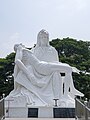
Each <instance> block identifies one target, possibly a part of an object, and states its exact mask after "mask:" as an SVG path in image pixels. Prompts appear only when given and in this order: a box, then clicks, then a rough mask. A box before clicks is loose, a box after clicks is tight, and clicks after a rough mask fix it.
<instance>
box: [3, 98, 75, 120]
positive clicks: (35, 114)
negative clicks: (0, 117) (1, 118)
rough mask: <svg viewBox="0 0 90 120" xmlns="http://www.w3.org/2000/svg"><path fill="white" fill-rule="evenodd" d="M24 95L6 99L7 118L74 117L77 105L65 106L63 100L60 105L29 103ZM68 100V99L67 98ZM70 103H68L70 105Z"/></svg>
mask: <svg viewBox="0 0 90 120" xmlns="http://www.w3.org/2000/svg"><path fill="white" fill-rule="evenodd" d="M25 101H26V99H25V97H24V96H22V97H17V98H12V99H11V98H9V99H7V98H6V99H5V117H6V118H7V117H8V118H70V117H71V118H73V117H74V116H75V107H73V106H72V104H71V106H69V107H65V105H66V104H64V102H63V101H61V102H60V103H61V106H60V103H59V102H58V106H55V105H52V106H51V105H47V106H38V105H27V104H26V102H25ZM67 101H68V100H67ZM69 104H70V103H69ZM69 104H68V105H69Z"/></svg>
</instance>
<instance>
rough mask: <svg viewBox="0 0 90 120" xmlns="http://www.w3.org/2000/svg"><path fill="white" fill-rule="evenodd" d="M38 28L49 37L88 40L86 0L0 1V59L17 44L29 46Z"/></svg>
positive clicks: (89, 17)
mask: <svg viewBox="0 0 90 120" xmlns="http://www.w3.org/2000/svg"><path fill="white" fill-rule="evenodd" d="M41 29H45V30H47V31H48V32H49V37H50V40H52V39H55V38H60V39H62V38H66V37H70V38H74V39H77V40H85V41H90V0H0V58H4V57H6V56H7V55H8V54H10V53H11V52H13V47H14V45H15V44H17V43H18V44H19V43H22V44H24V45H25V46H26V47H33V46H34V44H36V42H37V34H38V32H39V31H40V30H41Z"/></svg>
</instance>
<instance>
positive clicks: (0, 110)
mask: <svg viewBox="0 0 90 120" xmlns="http://www.w3.org/2000/svg"><path fill="white" fill-rule="evenodd" d="M4 118H5V108H4V98H3V99H1V100H0V120H3V119H4Z"/></svg>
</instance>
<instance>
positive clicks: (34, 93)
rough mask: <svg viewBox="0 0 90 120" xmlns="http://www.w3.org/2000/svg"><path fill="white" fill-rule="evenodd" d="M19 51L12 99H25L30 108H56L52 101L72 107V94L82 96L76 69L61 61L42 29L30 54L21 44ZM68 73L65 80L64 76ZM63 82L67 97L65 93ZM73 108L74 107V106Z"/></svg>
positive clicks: (17, 45)
mask: <svg viewBox="0 0 90 120" xmlns="http://www.w3.org/2000/svg"><path fill="white" fill-rule="evenodd" d="M14 50H15V52H16V56H15V68H14V90H13V91H12V92H11V93H10V95H9V97H13V98H16V97H21V96H24V97H25V98H26V104H29V105H39V106H43V105H44V106H45V105H53V99H55V98H56V99H59V105H61V106H62V104H63V102H64V103H65V104H64V106H65V107H69V105H70V104H71V103H72V104H74V99H73V97H72V96H70V95H71V94H70V93H69V88H70V92H72V94H73V96H74V95H79V96H83V94H82V93H81V92H79V91H77V90H76V89H75V88H74V85H73V79H72V72H73V68H72V67H71V66H69V65H68V64H65V63H61V62H59V59H58V54H57V51H56V50H55V48H53V47H52V46H50V45H49V34H48V32H47V31H45V30H41V31H40V32H39V33H38V36H37V44H36V46H35V47H34V48H33V49H32V50H31V51H30V50H28V49H26V48H25V46H23V45H21V44H16V45H15V46H14ZM60 73H65V77H64V78H63V80H62V77H61V74H60ZM63 81H64V86H65V87H64V94H63ZM72 106H73V105H72Z"/></svg>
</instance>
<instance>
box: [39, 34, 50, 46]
mask: <svg viewBox="0 0 90 120" xmlns="http://www.w3.org/2000/svg"><path fill="white" fill-rule="evenodd" d="M39 40H40V42H41V46H46V45H48V42H49V38H48V35H46V34H43V35H40V36H39Z"/></svg>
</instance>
